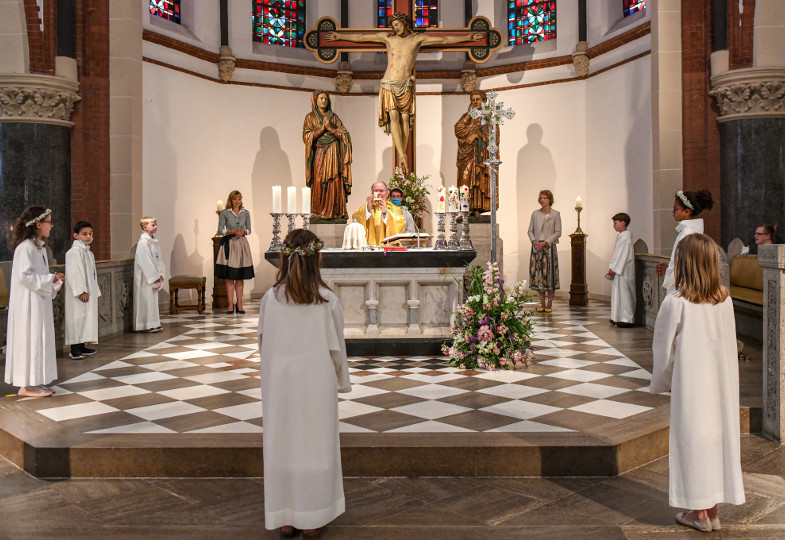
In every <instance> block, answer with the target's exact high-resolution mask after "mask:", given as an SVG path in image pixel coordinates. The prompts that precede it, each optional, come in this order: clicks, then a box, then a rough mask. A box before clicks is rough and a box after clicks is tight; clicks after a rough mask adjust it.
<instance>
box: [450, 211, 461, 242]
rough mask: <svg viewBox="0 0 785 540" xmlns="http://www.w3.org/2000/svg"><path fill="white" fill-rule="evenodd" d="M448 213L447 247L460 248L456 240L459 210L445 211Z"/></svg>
mask: <svg viewBox="0 0 785 540" xmlns="http://www.w3.org/2000/svg"><path fill="white" fill-rule="evenodd" d="M447 213H448V214H450V240H449V242H447V249H460V247H461V244H460V242H458V214H460V212H447Z"/></svg>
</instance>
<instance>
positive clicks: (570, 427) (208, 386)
mask: <svg viewBox="0 0 785 540" xmlns="http://www.w3.org/2000/svg"><path fill="white" fill-rule="evenodd" d="M257 313H258V304H249V306H248V315H245V316H226V315H223V314H220V315H209V314H207V315H198V314H191V313H188V314H180V315H177V316H172V317H169V318H166V319H164V320H163V321H162V323H163V324H164V325H165V326H169V325H175V328H176V330H178V332H176V335H175V336H174V337H170V338H168V339H165V340H163V341H161V342H160V343H156V344H154V345H152V346H149V347H147V348H145V349H143V350H139V351H134V352H132V353H131V354H128V355H127V356H125V357H123V358H121V359H119V360H115V361H112V362H110V363H107V364H106V365H103V366H101V367H98V368H95V369H93V370H91V371H88V372H86V373H84V374H82V375H79V376H77V377H73V378H71V379H69V380H65V381H62V382H61V383H59V384H58V385H57V386H56V389H57V393H56V395H55V396H53V397H52V398H48V399H46V400H39V401H37V402H36V403H35V405H36V407H35V410H36V412H37V413H38V414H41V415H43V416H45V417H46V418H49V419H50V420H53V421H56V422H60V423H64V424H66V425H67V426H68V427H69V429H74V430H76V431H78V432H80V433H85V434H149V433H261V432H262V430H263V419H262V404H261V400H262V396H261V389H260V381H259V352H258V350H257V343H256V326H257V315H256V314H257ZM608 313H609V308H608V305H607V304H601V303H594V304H593V306H592V307H589V308H578V309H575V308H572V309H569V308H567V306H566V304H563V303H560V304H559V305H558V309H557V310H556V311H555V312H554V313H553V314H550V315H547V316H545V315H542V316H541V315H537V324H536V327H535V328H536V335H535V339H534V342H533V344H534V346H535V349H536V351H535V360H534V361H533V362H532V363H531V365H530V366H528V367H526V368H522V369H519V370H516V371H498V372H480V371H471V370H461V369H458V368H456V367H453V366H450V365H449V364H447V363H446V361H445V358H443V357H387V356H380V357H367V358H366V357H352V358H350V359H349V366H350V368H349V369H350V372H351V379H352V384H353V390H352V392H351V393H349V394H340V396H339V399H340V401H339V406H338V407H339V415H340V429H341V432H343V433H404V432H408V433H443V432H529V433H531V432H573V431H576V430H578V429H580V426H576V421H575V415H574V413H575V412H579V413H584V414H587V415H591V417H594V418H596V419H598V420H600V421H608V420H612V419H617V420H618V419H626V418H629V417H633V416H635V415H638V414H642V413H645V412H647V411H649V410H651V409H652V408H654V407H657V406H659V405H661V404H664V403H667V399H668V398H667V397H666V396H659V395H652V394H650V393H649V392H648V391H647V390H646V388H645V387H646V386H647V385H648V383H649V379H650V374H649V373H648V372H647V371H646V370H644V369H643V368H641V367H640V366H639V365H638V364H636V363H635V362H634V361H632V360H631V359H629V358H628V357H626V356H625V355H624V354H622V353H621V352H620V351H618V350H617V349H615V348H614V347H613V346H611V345H610V344H609V343H607V342H605V341H603V340H602V339H600V338H599V337H598V336H597V335H596V334H595V333H593V332H592V327H593V325H598V324H605V325H607V324H608V323H607V320H608ZM120 339H122V338H120ZM99 345H100V344H99ZM19 401H24V400H19ZM581 418H585V417H581Z"/></svg>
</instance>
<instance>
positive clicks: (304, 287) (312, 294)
mask: <svg viewBox="0 0 785 540" xmlns="http://www.w3.org/2000/svg"><path fill="white" fill-rule="evenodd" d="M283 243H284V250H285V251H288V250H295V249H297V248H300V249H301V250H302V252H303V253H298V252H293V253H291V254H290V255H288V256H287V255H286V254H285V253H284V252H281V267H280V268H279V269H278V275H277V276H276V280H277V281H276V282H275V285H273V286H274V287H278V286H279V285H283V290H284V295H285V296H286V300H287V301H288V300H289V299H291V300H293V301H294V303H295V304H321V303H323V302H326V301H327V299H326V298H324V297H323V296H322V295H321V294H320V293H319V286H322V287H327V284H326V283H325V282H324V281H323V280H322V274H321V272H320V271H319V253H318V250H314V253H313V254H312V255H309V254H307V253H305V252H307V251H309V247H313V246H315V245H317V244H319V245H321V241H320V240H319V237H317V236H316V235H315V234H314V233H312V232H311V231H306V230H305V229H295V230H293V231H292V232H290V233H289V234H287V235H286V238H285V239H284V241H283ZM287 248H288V249H287Z"/></svg>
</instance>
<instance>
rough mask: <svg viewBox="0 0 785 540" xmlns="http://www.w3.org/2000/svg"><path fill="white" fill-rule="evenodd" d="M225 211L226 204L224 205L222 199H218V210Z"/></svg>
mask: <svg viewBox="0 0 785 540" xmlns="http://www.w3.org/2000/svg"><path fill="white" fill-rule="evenodd" d="M223 209H224V203H223V201H222V200H221V199H218V206H217V208H216V210H218V211H219V212H221V211H222V210H223Z"/></svg>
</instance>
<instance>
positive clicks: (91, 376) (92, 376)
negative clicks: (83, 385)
mask: <svg viewBox="0 0 785 540" xmlns="http://www.w3.org/2000/svg"><path fill="white" fill-rule="evenodd" d="M98 379H106V377H104V376H103V375H99V374H98V373H93V372H92V371H88V372H87V373H82V374H81V375H79V376H77V377H74V378H73V379H68V380H67V381H63V382H61V383H60V384H74V383H80V382H87V381H97V380H98Z"/></svg>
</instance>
